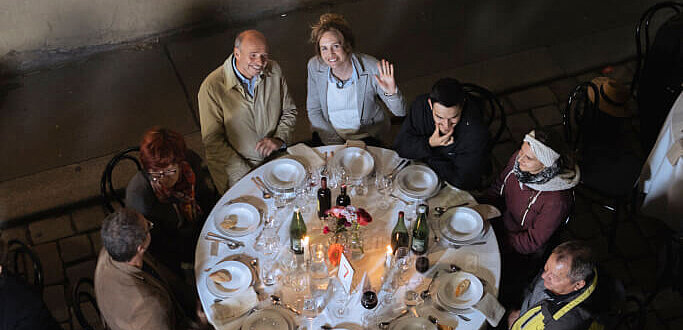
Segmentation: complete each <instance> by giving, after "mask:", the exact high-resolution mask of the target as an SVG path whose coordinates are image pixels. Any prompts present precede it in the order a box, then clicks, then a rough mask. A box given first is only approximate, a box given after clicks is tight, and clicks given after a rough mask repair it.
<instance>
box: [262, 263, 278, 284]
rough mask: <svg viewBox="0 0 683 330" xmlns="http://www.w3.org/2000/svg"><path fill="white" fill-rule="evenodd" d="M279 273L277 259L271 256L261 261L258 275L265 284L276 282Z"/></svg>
mask: <svg viewBox="0 0 683 330" xmlns="http://www.w3.org/2000/svg"><path fill="white" fill-rule="evenodd" d="M280 273H281V269H280V267H279V266H278V263H277V261H276V260H275V259H274V258H272V257H266V258H264V259H263V261H261V265H260V275H261V282H263V285H265V286H271V285H273V284H275V283H276V282H277V279H278V277H279V275H280Z"/></svg>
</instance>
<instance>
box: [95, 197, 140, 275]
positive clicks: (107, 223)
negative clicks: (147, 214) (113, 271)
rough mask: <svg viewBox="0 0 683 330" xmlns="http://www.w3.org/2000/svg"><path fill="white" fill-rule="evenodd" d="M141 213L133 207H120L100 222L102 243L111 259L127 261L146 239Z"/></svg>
mask: <svg viewBox="0 0 683 330" xmlns="http://www.w3.org/2000/svg"><path fill="white" fill-rule="evenodd" d="M140 219H142V215H141V214H140V213H138V212H136V211H135V210H133V209H126V208H124V209H121V210H119V211H116V212H114V213H112V214H110V215H109V216H107V217H106V218H105V219H104V221H103V222H102V230H101V234H102V245H104V248H105V249H106V250H107V252H108V253H109V255H110V256H111V257H112V259H114V260H116V261H120V262H128V261H130V260H131V259H133V257H134V256H135V254H136V253H137V250H138V246H141V245H142V244H143V243H144V242H145V239H147V231H146V230H145V225H144V224H143V223H142V221H140Z"/></svg>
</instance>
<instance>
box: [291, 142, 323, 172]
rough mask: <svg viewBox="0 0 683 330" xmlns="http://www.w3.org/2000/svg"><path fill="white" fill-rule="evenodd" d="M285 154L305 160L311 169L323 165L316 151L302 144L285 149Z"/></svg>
mask: <svg viewBox="0 0 683 330" xmlns="http://www.w3.org/2000/svg"><path fill="white" fill-rule="evenodd" d="M287 152H288V153H289V154H290V155H292V156H297V157H301V158H303V159H305V160H306V162H308V165H309V166H310V168H311V169H316V168H319V167H321V166H323V165H325V160H324V159H323V158H322V156H320V154H319V153H318V152H317V151H315V150H313V149H312V148H311V147H309V146H307V145H305V144H303V143H299V144H296V145H293V146H291V147H289V148H287Z"/></svg>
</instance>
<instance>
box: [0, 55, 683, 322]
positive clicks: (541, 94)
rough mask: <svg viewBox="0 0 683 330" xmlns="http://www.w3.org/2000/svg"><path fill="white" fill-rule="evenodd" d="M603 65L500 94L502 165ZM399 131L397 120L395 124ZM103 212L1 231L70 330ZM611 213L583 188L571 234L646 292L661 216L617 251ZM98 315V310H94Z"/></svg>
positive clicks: (624, 67) (668, 312) (638, 219)
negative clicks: (39, 271) (20, 250)
mask: <svg viewBox="0 0 683 330" xmlns="http://www.w3.org/2000/svg"><path fill="white" fill-rule="evenodd" d="M632 66H633V63H625V64H621V65H618V66H615V67H614V68H613V69H614V70H613V72H612V73H611V75H612V76H615V77H617V78H620V79H623V80H628V78H629V77H630V75H631V74H632ZM596 75H598V72H589V73H586V74H583V75H581V76H576V77H570V78H563V79H560V80H555V81H550V82H547V83H544V84H542V85H538V86H533V87H530V88H527V89H524V90H519V91H515V92H512V93H508V94H504V95H500V98H501V100H502V101H503V103H504V105H505V111H506V114H507V122H508V129H507V130H506V131H505V133H504V135H503V138H502V140H501V141H500V142H499V143H498V144H497V145H496V146H495V148H494V150H493V156H494V158H495V161H496V162H497V165H498V166H500V164H501V163H503V162H505V161H507V159H508V158H509V156H510V155H511V153H512V152H513V151H514V150H515V149H516V148H517V147H518V145H519V143H520V140H521V138H522V137H523V135H524V133H526V132H527V131H528V130H529V129H531V128H533V127H534V126H536V125H554V126H555V127H557V129H560V128H561V116H560V112H559V111H560V109H562V108H563V107H564V102H565V101H566V98H567V96H566V94H567V93H568V91H569V90H570V89H571V88H572V87H573V86H574V85H575V84H576V83H577V82H579V81H586V80H590V79H591V78H592V77H593V76H596ZM396 130H397V126H396V125H395V127H394V129H393V131H394V132H395V131H396ZM104 216H105V213H104V211H103V209H102V207H101V206H99V205H93V206H87V207H81V208H77V209H72V210H68V211H65V213H63V214H59V215H54V216H49V217H45V218H43V219H38V220H35V221H33V222H31V223H28V224H22V225H18V226H14V227H10V228H6V229H4V230H3V232H2V235H3V237H4V238H5V239H19V240H21V241H23V242H26V243H27V244H29V245H30V246H31V247H32V248H33V249H34V251H35V252H36V253H37V255H38V256H39V258H40V260H41V262H42V263H43V271H44V273H45V291H44V299H45V301H46V303H47V305H48V307H49V308H50V310H51V311H52V313H53V315H54V316H55V318H56V319H57V320H58V321H59V322H60V323H61V324H62V325H63V327H64V328H65V329H80V326H79V325H78V322H77V321H76V319H75V317H74V315H73V312H72V308H70V306H71V301H70V300H71V299H70V298H69V297H70V293H71V290H72V285H73V284H74V283H76V281H77V280H78V279H79V278H81V277H90V278H92V276H93V271H94V267H95V261H96V255H97V251H99V249H100V248H101V241H100V236H99V227H100V223H101V221H102V219H103V218H104ZM612 219H613V214H612V213H611V212H610V211H609V210H607V209H605V208H603V207H601V206H600V205H598V204H592V203H591V202H590V200H589V199H587V198H586V197H585V196H583V194H578V195H577V205H576V210H575V216H574V218H573V219H572V221H571V222H570V223H569V224H568V226H567V228H566V231H565V236H566V238H577V239H583V240H586V241H588V242H589V243H590V245H591V246H592V247H593V248H594V249H595V252H596V255H597V256H598V260H599V262H600V264H601V266H602V267H604V268H605V269H606V270H607V271H609V272H610V273H611V274H613V275H614V276H615V277H618V278H620V279H621V280H622V281H623V283H624V284H625V286H626V289H627V293H629V294H633V295H636V296H638V297H641V298H644V297H645V296H646V295H648V294H650V293H652V292H653V290H655V288H656V284H657V283H656V278H655V276H656V275H655V271H654V270H655V269H656V266H657V264H656V257H655V248H656V246H657V244H658V243H659V242H661V236H660V235H659V233H661V232H662V231H663V229H664V228H662V227H663V225H661V224H660V222H659V221H657V220H654V219H650V218H647V217H644V216H642V215H638V214H636V215H635V216H634V217H633V219H628V220H626V221H623V223H622V224H621V225H620V227H619V230H618V233H617V241H616V250H615V251H608V249H607V238H606V237H607V234H606V233H607V228H608V225H609V224H610V223H611V222H612ZM681 306H683V298H681V296H680V295H679V294H675V293H672V292H671V291H670V290H665V291H663V292H662V293H661V294H659V295H657V297H656V299H654V301H653V302H652V304H650V305H649V306H648V307H647V326H646V328H647V329H681V327H682V326H683V309H681ZM90 317H92V313H90Z"/></svg>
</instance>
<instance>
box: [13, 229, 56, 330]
mask: <svg viewBox="0 0 683 330" xmlns="http://www.w3.org/2000/svg"><path fill="white" fill-rule="evenodd" d="M1 234H2V232H0V236H2V235H1ZM8 252H9V251H8V246H7V242H6V241H5V240H4V239H2V238H0V330H5V329H7V330H10V329H11V330H15V329H16V330H22V329H25V330H56V329H61V327H60V326H59V324H57V321H55V319H54V318H53V317H52V315H51V314H50V311H49V310H48V309H47V307H46V306H45V303H43V299H42V298H41V296H40V292H38V290H37V289H36V288H33V287H31V286H29V285H28V284H27V283H26V282H25V281H24V280H22V279H21V278H19V277H17V276H14V275H11V274H8V272H7V268H6V267H7V255H8Z"/></svg>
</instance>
